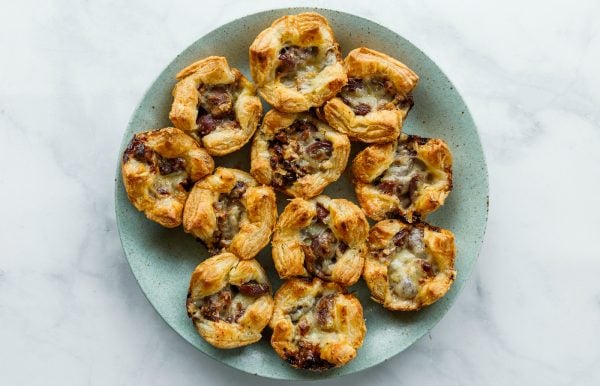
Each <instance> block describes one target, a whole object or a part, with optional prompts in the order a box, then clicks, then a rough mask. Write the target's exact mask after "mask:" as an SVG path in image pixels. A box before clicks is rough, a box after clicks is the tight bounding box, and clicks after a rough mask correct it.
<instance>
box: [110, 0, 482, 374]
mask: <svg viewBox="0 0 600 386" xmlns="http://www.w3.org/2000/svg"><path fill="white" fill-rule="evenodd" d="M309 10H311V9H304V8H293V9H280V10H273V11H267V12H261V13H257V14H254V15H250V16H246V17H243V18H241V19H238V20H235V21H233V22H231V23H228V24H226V25H224V26H222V27H220V28H218V29H216V30H214V31H212V32H211V33H209V34H207V35H206V36H204V37H202V38H200V39H199V40H198V41H196V42H195V43H194V44H192V45H191V46H190V47H188V48H187V49H186V50H185V51H183V52H182V53H181V54H179V55H178V56H177V57H176V58H175V59H174V60H173V61H172V62H171V63H170V64H169V65H168V66H167V68H166V69H165V70H164V71H163V72H162V73H161V74H160V75H159V76H158V78H157V79H156V80H155V81H154V83H153V84H152V85H151V86H150V88H149V89H148V91H147V92H146V94H145V95H144V97H143V99H142V101H141V103H140V105H139V107H138V108H137V109H136V110H135V112H134V113H133V117H132V118H131V122H130V123H129V125H128V127H127V129H126V131H125V134H124V136H123V142H122V145H121V149H120V152H122V151H123V149H124V148H125V146H126V145H127V142H128V141H129V140H130V139H131V137H132V135H133V133H135V132H138V131H142V130H148V129H153V128H161V127H165V126H169V125H170V122H169V119H168V113H169V109H170V104H171V89H172V88H173V85H174V83H175V74H176V73H177V72H178V71H179V70H180V69H182V68H183V67H185V66H187V65H188V64H190V63H192V62H194V61H196V60H198V59H200V58H203V57H205V56H209V55H222V56H225V57H227V59H228V60H229V63H230V65H232V66H234V67H237V68H238V69H240V70H241V71H242V72H243V73H244V74H245V75H246V76H248V78H250V77H249V69H248V47H249V46H250V44H251V43H252V41H253V40H254V38H255V37H256V36H257V35H258V33H259V32H260V31H262V30H263V29H265V28H266V27H268V26H269V25H270V24H271V22H272V21H273V20H275V19H276V18H278V17H280V16H283V15H286V14H294V13H299V12H304V11H309ZM312 10H314V9H312ZM316 11H317V12H320V13H321V14H323V15H324V16H325V17H327V18H328V19H329V22H330V23H331V25H332V27H333V30H334V32H335V35H336V37H337V39H338V41H339V42H340V44H341V46H342V49H343V51H344V55H345V54H346V53H348V52H349V51H350V50H352V49H354V48H356V47H360V46H366V47H370V48H373V49H375V50H379V51H382V52H385V53H387V54H389V55H391V56H393V57H395V58H398V59H399V60H400V61H402V62H404V63H406V64H407V65H408V66H409V67H410V68H412V69H413V70H414V71H416V72H417V74H419V76H420V82H419V85H418V87H417V88H416V91H415V93H414V100H415V106H414V108H413V109H412V111H411V112H410V114H409V115H408V120H407V121H406V123H405V125H404V130H405V131H406V132H408V133H412V134H417V135H420V136H425V137H440V138H443V139H444V140H446V141H447V142H448V144H449V145H450V147H451V149H452V152H453V154H454V191H453V192H452V193H451V194H450V196H449V198H448V200H447V201H446V204H445V205H444V206H443V207H442V208H440V209H439V210H438V211H437V212H435V213H433V214H432V215H430V216H429V218H428V221H429V222H430V223H432V224H434V225H437V226H441V227H443V228H447V229H450V230H452V231H453V232H454V233H455V235H456V243H457V248H458V256H457V259H456V269H457V271H458V276H457V279H456V281H455V283H454V285H453V287H452V289H451V290H450V292H449V293H448V294H447V295H446V297H444V298H443V299H441V300H440V301H438V302H437V303H435V304H434V305H432V306H430V307H427V308H425V309H423V310H421V311H419V312H403V313H401V312H390V311H386V310H385V309H384V308H382V307H381V306H380V305H379V304H376V303H375V302H373V301H372V300H370V298H369V292H368V289H367V288H366V286H365V285H364V283H363V282H362V281H361V282H360V283H359V284H357V285H355V286H354V287H353V288H352V290H353V291H356V294H357V296H358V297H359V298H360V300H361V302H362V304H363V307H364V315H365V318H366V322H367V329H368V332H367V336H366V338H365V341H364V344H363V346H362V348H361V349H360V350H359V351H358V355H357V357H356V359H354V360H353V361H352V362H350V363H349V364H348V365H347V366H345V367H342V368H340V369H335V370H331V371H328V372H325V373H322V374H313V373H309V372H304V371H299V370H295V369H293V368H292V367H290V366H289V365H288V364H286V363H285V362H283V361H282V360H280V359H279V357H278V356H277V355H276V354H275V352H274V351H273V350H272V349H271V346H270V345H269V339H270V332H269V331H268V329H267V330H266V331H265V333H264V335H265V336H264V337H263V339H262V340H261V341H260V342H259V343H257V344H254V345H251V346H248V347H245V348H240V349H234V350H219V349H216V348H213V347H212V346H210V345H209V344H207V343H206V342H205V341H204V340H202V339H201V338H200V337H199V336H198V334H197V333H196V331H195V330H194V327H193V325H192V322H191V321H190V320H189V319H188V317H187V315H186V309H185V300H186V294H187V287H188V281H189V277H190V274H191V272H192V270H193V269H194V267H195V266H196V265H197V264H198V263H199V262H200V261H202V260H203V259H205V258H206V257H207V253H206V250H205V248H204V247H203V246H202V245H201V244H200V243H198V242H197V241H195V240H194V238H193V237H191V236H190V235H187V234H185V233H184V232H183V230H182V229H181V228H178V229H166V228H163V227H161V226H159V225H157V224H155V223H153V222H151V221H149V220H147V219H146V218H145V217H144V215H143V214H142V213H140V212H138V211H137V210H135V209H134V207H133V206H132V205H131V204H130V203H129V201H128V199H127V196H126V194H125V191H124V189H123V185H122V181H121V175H120V170H119V168H118V167H117V174H116V175H117V177H116V197H115V206H116V215H117V224H118V227H119V233H120V237H121V242H122V243H123V249H124V250H125V255H126V256H127V259H128V260H129V264H130V265H131V269H132V271H133V273H134V275H135V277H136V279H137V280H138V282H139V284H140V286H141V288H142V290H143V291H144V293H145V294H146V296H147V297H148V300H149V301H150V303H152V305H153V306H154V308H156V311H158V313H159V314H160V315H161V316H162V317H163V318H164V320H165V321H166V322H167V323H168V324H169V325H170V326H171V327H173V329H175V331H177V332H178V333H179V334H180V335H181V336H182V337H183V338H184V339H185V340H187V341H188V342H190V344H192V345H193V346H195V347H196V348H198V349H199V350H200V351H202V352H204V353H206V354H207V355H209V356H210V357H212V358H214V359H216V360H218V361H221V362H223V363H225V364H227V365H229V366H231V367H235V368H236V369H239V370H242V371H246V372H248V373H252V374H257V375H261V376H265V377H270V378H281V379H317V378H330V377H336V376H340V375H344V374H351V373H354V372H357V371H360V370H363V369H366V368H369V367H371V366H374V365H377V364H378V363H381V362H383V361H385V360H386V359H388V358H390V357H391V356H393V355H396V354H398V353H399V352H401V351H402V350H404V349H406V348H407V347H408V346H410V345H411V344H413V343H414V342H415V341H416V340H417V339H419V338H420V337H422V336H423V335H424V334H426V333H427V332H428V331H429V330H430V329H431V328H432V327H433V326H434V325H435V324H436V323H437V322H438V321H439V320H440V319H441V318H442V317H443V316H444V314H445V313H446V311H447V310H448V308H449V307H450V305H451V304H452V303H453V302H454V300H455V299H456V297H457V296H458V293H459V292H460V289H461V288H462V286H463V285H464V283H465V281H466V280H467V278H468V277H469V274H470V272H471V270H472V268H473V265H474V263H475V260H476V258H477V254H478V252H479V249H480V246H481V242H482V239H483V234H484V231H485V225H486V220H487V205H488V182H487V169H486V165H485V160H484V156H483V152H482V149H481V144H480V142H479V137H478V134H477V129H476V127H475V123H474V122H473V120H472V118H471V115H470V114H469V111H468V109H467V106H466V105H465V103H464V101H463V100H462V98H461V97H460V95H459V93H458V91H457V90H456V88H455V87H454V86H453V85H452V83H451V82H450V80H448V78H447V77H446V76H445V75H444V73H443V72H442V71H441V70H440V69H439V68H438V66H437V65H436V64H435V63H434V62H433V61H432V60H431V59H429V58H428V57H427V56H426V55H425V54H424V53H423V52H421V51H420V50H419V49H418V48H417V47H415V46H413V45H412V44H411V43H410V42H408V41H407V40H406V39H404V38H402V37H400V36H398V35H397V34H396V33H394V32H392V31H390V30H389V29H387V28H385V27H382V26H380V25H378V24H376V23H373V22H371V21H369V20H366V19H363V18H360V17H357V16H354V15H350V14H347V13H343V12H337V11H331V10H326V9H317V10H316ZM265 107H267V106H265ZM358 147H359V146H358V145H356V144H354V145H353V154H355V153H356V151H357V150H358ZM351 156H352V155H351ZM119 158H120V155H119ZM249 160H250V157H249V146H246V147H244V148H243V149H242V150H240V151H239V152H237V153H236V154H234V155H230V156H226V157H221V158H217V159H216V164H217V165H224V166H229V167H236V168H240V169H243V170H248V169H249ZM348 169H349V168H348ZM325 194H327V195H330V196H331V197H344V198H348V199H350V200H352V201H354V202H356V197H355V195H354V191H353V188H352V185H351V179H350V175H349V171H348V170H346V173H345V174H344V175H343V176H342V178H340V180H339V181H338V182H337V183H335V184H333V185H331V186H329V187H328V188H327V189H326V190H325ZM278 203H279V209H280V212H281V209H282V208H283V206H284V205H285V203H286V199H285V198H284V197H282V196H279V197H278ZM258 259H259V261H260V262H261V263H262V264H263V266H264V267H265V269H266V270H267V272H268V273H269V275H270V277H271V280H272V283H273V286H274V288H278V287H279V285H280V284H281V281H280V280H279V279H278V278H277V277H276V275H275V270H274V268H273V262H272V260H271V251H270V249H269V248H266V249H265V250H264V251H263V252H262V253H261V254H260V255H259V257H258Z"/></svg>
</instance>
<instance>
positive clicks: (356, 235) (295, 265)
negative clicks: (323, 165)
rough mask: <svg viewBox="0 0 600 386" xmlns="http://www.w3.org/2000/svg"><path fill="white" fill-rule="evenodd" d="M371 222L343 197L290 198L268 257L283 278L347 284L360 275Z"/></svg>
mask: <svg viewBox="0 0 600 386" xmlns="http://www.w3.org/2000/svg"><path fill="white" fill-rule="evenodd" d="M368 232H369V223H368V222H367V219H366V217H365V215H364V213H363V212H362V210H361V209H360V208H359V207H358V206H356V205H355V204H353V203H352V202H350V201H348V200H344V199H331V198H329V197H327V196H318V197H316V198H314V199H312V200H304V199H301V198H296V199H293V200H292V201H291V202H290V203H289V204H288V205H287V206H286V208H285V209H284V211H283V213H281V216H280V217H279V221H278V222H277V226H276V227H275V233H274V234H273V242H272V255H273V262H274V263H275V269H276V270H277V273H278V274H279V276H280V277H281V278H284V279H287V278H290V277H294V276H303V277H307V276H311V275H312V276H317V277H319V278H321V279H324V280H328V281H334V282H337V283H339V284H342V285H345V286H350V285H352V284H354V283H356V282H357V281H358V279H359V278H360V274H361V273H362V269H363V265H364V258H365V254H366V245H365V241H366V238H367V235H368Z"/></svg>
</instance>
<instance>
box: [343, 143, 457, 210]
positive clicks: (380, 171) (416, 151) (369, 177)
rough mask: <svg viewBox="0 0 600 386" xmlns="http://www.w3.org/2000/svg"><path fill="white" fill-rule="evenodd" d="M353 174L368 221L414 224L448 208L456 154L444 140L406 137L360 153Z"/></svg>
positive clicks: (368, 148) (353, 164)
mask: <svg viewBox="0 0 600 386" xmlns="http://www.w3.org/2000/svg"><path fill="white" fill-rule="evenodd" d="M352 173H353V175H354V180H355V190H356V196H357V198H358V201H359V203H360V206H361V207H362V208H363V210H364V211H365V213H366V214H367V216H369V217H370V218H372V219H373V220H376V221H379V220H383V219H385V218H391V217H402V218H404V219H406V220H407V221H408V222H412V221H414V220H417V219H419V218H421V217H423V216H425V215H426V214H428V213H430V212H433V211H434V210H436V209H437V208H438V207H440V206H441V205H443V203H444V201H445V200H446V197H447V196H448V194H449V193H450V191H451V190H452V154H451V153H450V149H449V148H448V145H446V142H444V141H443V140H441V139H435V138H433V139H432V138H422V137H417V136H415V135H407V134H404V133H403V134H401V135H400V137H399V138H398V140H397V141H395V142H392V143H385V144H375V145H371V146H368V147H367V148H366V149H364V150H363V151H361V152H360V153H359V154H358V155H357V156H356V158H355V159H354V161H353V163H352Z"/></svg>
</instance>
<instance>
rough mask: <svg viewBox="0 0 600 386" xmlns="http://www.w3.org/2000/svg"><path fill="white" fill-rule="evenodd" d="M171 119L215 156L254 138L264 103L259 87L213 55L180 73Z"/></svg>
mask: <svg viewBox="0 0 600 386" xmlns="http://www.w3.org/2000/svg"><path fill="white" fill-rule="evenodd" d="M177 80H178V82H177V84H176V85H175V88H174V89H173V105H172V107H171V112H170V113H169V118H170V119H171V122H173V124H174V125H175V126H176V127H177V128H179V129H181V130H183V131H185V132H186V133H188V134H190V135H192V136H193V137H194V138H195V139H196V140H197V141H198V142H199V143H201V144H202V145H203V146H204V147H205V148H206V150H207V151H208V152H209V153H210V154H211V155H216V156H221V155H225V154H229V153H231V152H234V151H236V150H238V149H239V148H241V147H242V146H244V145H245V144H246V143H247V142H248V141H249V140H250V138H251V137H252V135H253V134H254V132H255V131H256V128H257V126H258V122H259V120H260V116H261V114H262V104H261V103H260V99H259V98H258V96H256V88H255V87H254V85H253V84H252V83H251V82H250V81H248V80H247V79H246V78H245V77H244V75H242V73H241V72H239V71H238V70H237V69H235V68H230V67H229V65H228V64H227V60H226V59H225V58H223V57H220V56H210V57H208V58H205V59H202V60H200V61H198V62H195V63H193V64H191V65H189V66H188V67H186V68H184V69H183V70H181V71H180V72H179V73H178V74H177Z"/></svg>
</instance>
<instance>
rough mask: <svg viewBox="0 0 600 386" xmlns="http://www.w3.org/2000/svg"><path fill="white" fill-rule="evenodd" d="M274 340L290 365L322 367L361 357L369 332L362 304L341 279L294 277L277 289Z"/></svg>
mask: <svg viewBox="0 0 600 386" xmlns="http://www.w3.org/2000/svg"><path fill="white" fill-rule="evenodd" d="M269 326H270V327H271V329H272V330H273V335H272V336H271V345H272V346H273V348H274V349H275V351H276V352H277V354H279V356H280V357H281V358H282V359H283V360H285V361H286V362H287V363H289V364H290V365H292V366H294V367H297V368H300V369H306V370H313V371H322V370H327V369H330V368H333V367H339V366H342V365H344V364H346V363H348V362H349V361H350V360H352V359H353V358H354V357H355V356H356V350H357V349H358V348H359V347H360V346H361V345H362V342H363V339H364V337H365V334H366V332H367V328H366V326H365V320H364V319H363V310H362V306H361V305H360V302H359V301H358V299H356V298H355V297H354V296H353V295H350V294H348V293H346V290H345V289H344V288H343V287H341V286H339V285H338V284H336V283H331V282H329V283H328V282H324V281H322V280H320V279H318V278H314V279H313V280H312V282H311V281H308V280H303V279H291V280H288V281H286V282H285V283H284V284H283V285H282V286H281V288H279V290H278V291H277V292H276V293H275V310H274V311H273V318H271V321H270V322H269Z"/></svg>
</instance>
